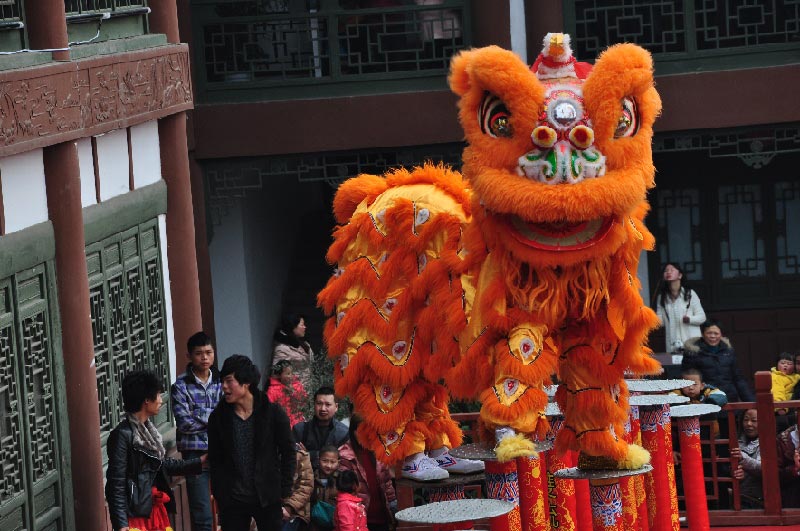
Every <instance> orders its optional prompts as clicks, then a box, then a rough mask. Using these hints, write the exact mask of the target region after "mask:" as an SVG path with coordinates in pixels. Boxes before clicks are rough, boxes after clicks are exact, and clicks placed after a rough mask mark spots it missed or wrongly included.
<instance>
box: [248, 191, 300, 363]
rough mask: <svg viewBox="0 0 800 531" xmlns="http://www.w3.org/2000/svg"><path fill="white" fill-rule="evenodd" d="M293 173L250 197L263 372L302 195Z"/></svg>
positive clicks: (254, 306)
mask: <svg viewBox="0 0 800 531" xmlns="http://www.w3.org/2000/svg"><path fill="white" fill-rule="evenodd" d="M300 186H301V185H300V184H299V183H298V182H297V180H296V179H295V178H293V177H287V178H285V179H275V180H273V181H268V182H266V183H264V190H263V191H262V193H261V194H252V195H251V196H249V197H248V199H247V206H248V207H247V209H246V211H245V212H246V213H247V218H246V219H247V223H246V224H245V246H246V249H247V262H246V265H247V271H248V275H247V277H248V285H249V295H250V316H251V321H250V328H251V336H252V338H253V339H252V342H253V360H254V361H255V362H256V364H257V365H258V366H259V368H260V369H261V370H262V373H263V372H266V369H268V368H269V366H270V365H271V363H272V348H273V345H272V337H273V335H274V333H275V329H276V328H277V327H278V324H279V323H280V318H281V313H282V311H283V308H282V301H283V296H284V290H286V289H287V284H288V280H289V267H290V266H291V262H292V257H293V254H294V247H295V244H296V239H297V238H296V237H295V234H296V233H297V232H298V229H299V218H300V215H301V212H302V207H301V204H302V202H303V201H304V198H303V196H302V195H301V190H302V189H301V188H300Z"/></svg>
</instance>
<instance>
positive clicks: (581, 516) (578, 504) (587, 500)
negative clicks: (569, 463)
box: [573, 458, 592, 529]
mask: <svg viewBox="0 0 800 531" xmlns="http://www.w3.org/2000/svg"><path fill="white" fill-rule="evenodd" d="M573 459H574V458H573ZM575 462H576V461H575V460H573V463H575ZM573 466H574V465H573ZM575 519H576V520H577V522H578V529H590V528H591V527H592V501H591V496H590V494H589V480H588V479H578V480H575Z"/></svg>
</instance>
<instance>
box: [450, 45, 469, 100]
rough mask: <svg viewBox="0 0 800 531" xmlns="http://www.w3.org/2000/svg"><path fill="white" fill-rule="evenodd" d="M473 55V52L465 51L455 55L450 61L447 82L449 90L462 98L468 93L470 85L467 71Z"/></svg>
mask: <svg viewBox="0 0 800 531" xmlns="http://www.w3.org/2000/svg"><path fill="white" fill-rule="evenodd" d="M474 53H475V51H474V50H466V51H463V52H461V53H459V54H458V55H455V56H454V57H453V58H452V59H451V60H450V75H449V76H448V78H447V81H448V83H449V84H450V90H452V91H453V92H454V93H456V94H457V95H458V96H463V95H464V94H466V93H467V92H469V87H470V84H469V73H468V72H467V69H468V68H469V64H470V62H471V55H472V54H474Z"/></svg>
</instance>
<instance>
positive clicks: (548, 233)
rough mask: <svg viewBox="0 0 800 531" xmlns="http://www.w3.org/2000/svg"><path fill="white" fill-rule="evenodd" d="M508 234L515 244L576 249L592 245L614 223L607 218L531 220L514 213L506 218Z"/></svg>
mask: <svg viewBox="0 0 800 531" xmlns="http://www.w3.org/2000/svg"><path fill="white" fill-rule="evenodd" d="M506 220H507V223H508V227H509V229H510V231H511V234H512V236H513V237H514V239H515V240H517V241H518V242H519V243H521V244H523V245H525V246H528V247H532V248H534V249H540V250H543V251H577V250H580V249H586V248H587V247H591V246H592V245H595V244H596V243H598V242H599V241H601V240H602V239H603V238H605V237H606V235H608V233H609V231H610V230H611V227H612V226H613V225H614V219H613V218H611V217H607V218H597V219H592V220H588V221H579V222H576V223H570V222H566V221H564V222H557V223H534V222H530V221H524V220H523V219H521V218H520V217H518V216H514V215H509V216H507V217H506Z"/></svg>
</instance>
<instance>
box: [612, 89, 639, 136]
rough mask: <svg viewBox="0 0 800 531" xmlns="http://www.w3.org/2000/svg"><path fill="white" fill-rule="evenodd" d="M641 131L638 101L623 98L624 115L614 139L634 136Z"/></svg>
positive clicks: (618, 124)
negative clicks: (637, 107)
mask: <svg viewBox="0 0 800 531" xmlns="http://www.w3.org/2000/svg"><path fill="white" fill-rule="evenodd" d="M637 131H639V111H638V110H637V109H636V100H634V99H633V98H622V114H621V115H620V117H619V121H618V122H617V129H616V130H615V131H614V138H624V137H628V136H633V135H635V134H636V132H637Z"/></svg>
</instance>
